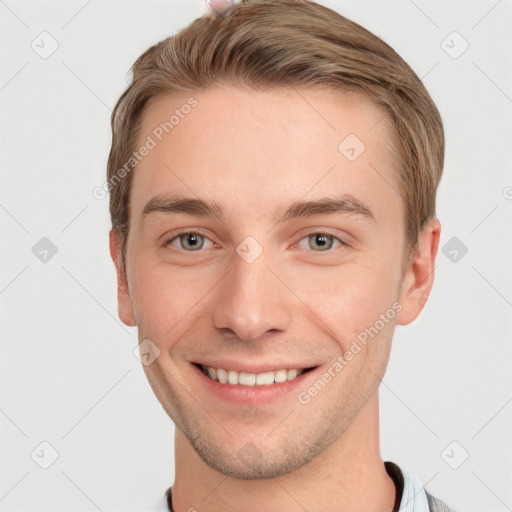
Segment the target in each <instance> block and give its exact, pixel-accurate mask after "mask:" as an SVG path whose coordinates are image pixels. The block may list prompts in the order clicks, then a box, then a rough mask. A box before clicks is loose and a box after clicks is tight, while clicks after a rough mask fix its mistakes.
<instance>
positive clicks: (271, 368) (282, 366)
mask: <svg viewBox="0 0 512 512" xmlns="http://www.w3.org/2000/svg"><path fill="white" fill-rule="evenodd" d="M194 364H199V365H201V366H204V367H210V368H217V369H218V368H222V369H224V370H226V371H229V370H233V371H235V372H238V373H240V372H245V373H264V372H276V371H278V370H292V369H297V370H302V369H307V368H314V367H315V366H316V365H313V364H304V363H297V364H296V365H295V364H293V363H292V364H290V363H275V362H272V363H267V364H264V363H259V364H254V363H251V364H247V363H241V362H236V361H213V362H208V363H205V362H202V361H194Z"/></svg>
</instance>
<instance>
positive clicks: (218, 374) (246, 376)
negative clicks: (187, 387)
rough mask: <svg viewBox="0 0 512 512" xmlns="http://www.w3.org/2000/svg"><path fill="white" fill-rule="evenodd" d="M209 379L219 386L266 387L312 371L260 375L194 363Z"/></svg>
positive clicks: (294, 370) (277, 371) (283, 370)
mask: <svg viewBox="0 0 512 512" xmlns="http://www.w3.org/2000/svg"><path fill="white" fill-rule="evenodd" d="M194 365H195V366H197V367H198V368H199V369H200V370H201V371H202V372H203V373H204V374H205V375H206V376H207V377H208V378H209V379H211V380H214V381H217V382H220V383H221V384H231V385H241V386H268V385H271V384H279V383H282V382H287V381H291V380H294V379H296V378H297V377H299V376H300V375H302V374H303V373H307V372H309V371H311V370H314V369H315V368H316V366H313V367H311V368H292V369H285V368H283V369H282V370H276V371H268V372H262V373H247V372H237V371H235V370H225V369H224V368H213V367H211V366H203V365H202V364H197V363H194Z"/></svg>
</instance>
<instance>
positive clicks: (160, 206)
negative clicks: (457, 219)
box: [142, 194, 376, 223]
mask: <svg viewBox="0 0 512 512" xmlns="http://www.w3.org/2000/svg"><path fill="white" fill-rule="evenodd" d="M283 210H284V209H283V207H282V206H278V207H277V208H275V209H274V211H273V212H272V215H271V219H272V220H273V221H274V222H277V223H281V222H285V221H287V220H290V219H293V218H299V217H312V216H315V215H323V214H333V213H345V214H352V215H358V216H360V217H362V218H365V219H366V220H369V221H372V222H376V219H375V216H374V214H373V213H372V211H371V209H370V208H369V207H368V206H367V205H366V204H364V203H363V202H362V201H360V200H359V199H357V198H355V197H354V196H351V195H350V194H344V195H338V196H332V197H322V198H319V199H313V200H309V201H303V200H298V201H294V202H293V203H291V204H290V205H289V206H288V207H287V208H286V210H284V211H283ZM151 213H167V214H170V213H184V214H187V215H194V216H196V217H217V218H218V219H219V220H224V211H223V209H222V207H221V206H220V205H219V204H218V203H215V202H208V201H204V200H203V199H198V198H191V197H184V196H176V195H159V196H155V197H153V198H152V199H150V200H149V201H148V202H147V204H146V206H145V207H144V210H143V212H142V216H143V217H146V216H148V215H149V214H151Z"/></svg>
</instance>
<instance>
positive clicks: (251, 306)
mask: <svg viewBox="0 0 512 512" xmlns="http://www.w3.org/2000/svg"><path fill="white" fill-rule="evenodd" d="M267 264H268V260H267V258H266V257H265V255H264V254H260V255H259V256H258V257H257V258H256V259H255V260H253V261H250V259H245V258H244V257H243V255H242V256H240V255H239V254H236V255H235V256H234V259H233V267H232V271H231V272H230V273H229V274H228V275H227V276H226V277H227V279H226V281H224V283H223V284H222V285H221V286H220V287H219V292H218V295H217V297H216V299H217V300H216V302H215V306H214V310H213V323H214V325H215V327H216V328H218V329H230V330H231V331H233V332H234V333H235V334H236V335H237V337H238V338H240V339H243V340H254V339H257V338H259V337H261V336H263V335H264V334H265V333H266V332H267V331H273V330H278V331H285V330H286V329H287V328H288V326H289V324H290V322H291V318H292V310H291V303H290V300H289V299H288V300H287V299H286V297H285V289H284V286H283V284H282V283H281V282H280V281H279V279H278V278H277V277H276V276H275V275H274V274H273V272H272V271H270V269H269V268H268V267H267Z"/></svg>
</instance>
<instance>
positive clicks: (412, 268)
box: [397, 219, 441, 325]
mask: <svg viewBox="0 0 512 512" xmlns="http://www.w3.org/2000/svg"><path fill="white" fill-rule="evenodd" d="M440 235H441V223H440V222H439V220H438V219H433V220H431V221H430V222H429V223H428V224H427V225H426V226H425V228H424V229H423V231H422V232H421V234H420V236H419V239H418V248H417V250H416V251H415V252H414V254H413V255H412V257H411V259H410V261H409V263H408V264H407V268H406V269H405V271H404V274H403V277H402V282H401V288H400V298H399V300H400V304H401V305H402V310H401V311H400V312H399V313H398V315H397V324H398V325H407V324H410V323H411V322H412V321H413V320H415V319H416V318H417V317H418V315H419V314H420V312H421V310H422V309H423V307H424V306H425V304H426V302H427V299H428V297H429V295H430V291H431V290H432V286H433V284H434V269H435V264H436V256H437V249H438V247H439V237H440Z"/></svg>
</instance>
